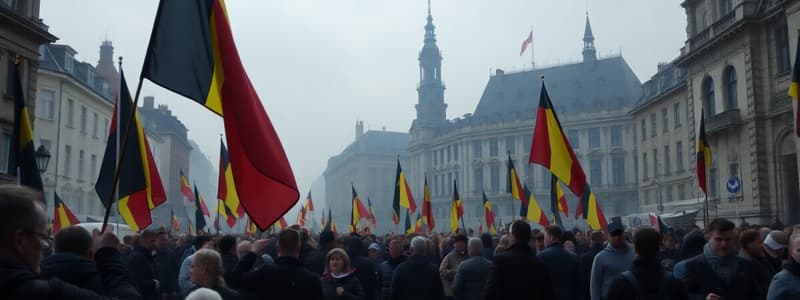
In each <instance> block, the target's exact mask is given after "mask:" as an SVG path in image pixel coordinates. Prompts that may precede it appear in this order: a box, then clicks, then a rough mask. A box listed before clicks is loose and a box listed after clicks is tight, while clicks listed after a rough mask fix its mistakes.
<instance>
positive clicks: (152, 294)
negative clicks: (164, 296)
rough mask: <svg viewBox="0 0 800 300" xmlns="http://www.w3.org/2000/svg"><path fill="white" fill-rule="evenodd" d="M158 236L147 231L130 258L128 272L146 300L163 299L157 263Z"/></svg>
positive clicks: (136, 244)
mask: <svg viewBox="0 0 800 300" xmlns="http://www.w3.org/2000/svg"><path fill="white" fill-rule="evenodd" d="M157 235H158V234H157V233H156V232H155V231H153V230H145V231H144V232H142V235H141V236H140V237H139V239H138V243H135V244H134V247H133V252H131V254H130V255H129V256H128V265H127V267H128V272H129V274H130V276H131V279H132V280H133V282H134V283H136V286H137V287H138V288H139V292H140V293H141V294H142V298H143V299H144V300H158V299H159V298H160V297H161V293H160V292H159V288H160V285H161V282H159V281H158V274H156V262H155V243H156V236H157Z"/></svg>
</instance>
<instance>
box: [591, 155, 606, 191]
mask: <svg viewBox="0 0 800 300" xmlns="http://www.w3.org/2000/svg"><path fill="white" fill-rule="evenodd" d="M589 169H590V170H591V176H592V185H595V186H600V185H602V184H603V166H602V165H601V164H600V160H599V159H592V160H590V161H589Z"/></svg>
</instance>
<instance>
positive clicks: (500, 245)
mask: <svg viewBox="0 0 800 300" xmlns="http://www.w3.org/2000/svg"><path fill="white" fill-rule="evenodd" d="M508 243H509V242H508V235H503V236H502V237H500V240H499V241H498V242H497V247H495V249H494V255H495V256H497V255H499V254H500V253H503V252H505V251H506V250H507V249H508V246H509V244H508ZM529 248H530V246H529Z"/></svg>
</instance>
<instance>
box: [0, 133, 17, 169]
mask: <svg viewBox="0 0 800 300" xmlns="http://www.w3.org/2000/svg"><path fill="white" fill-rule="evenodd" d="M10 166H11V134H10V133H6V132H3V133H2V134H0V173H3V174H13V173H14V172H12V170H9V169H8V168H9V167H10Z"/></svg>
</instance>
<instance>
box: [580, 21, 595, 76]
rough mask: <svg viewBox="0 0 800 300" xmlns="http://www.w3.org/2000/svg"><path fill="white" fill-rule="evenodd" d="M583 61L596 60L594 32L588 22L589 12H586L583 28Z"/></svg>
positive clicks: (590, 61)
mask: <svg viewBox="0 0 800 300" xmlns="http://www.w3.org/2000/svg"><path fill="white" fill-rule="evenodd" d="M582 53H583V62H584V63H592V62H595V61H597V50H595V48H594V34H592V25H591V23H589V12H588V11H587V12H586V27H585V28H584V30H583V52H582Z"/></svg>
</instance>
